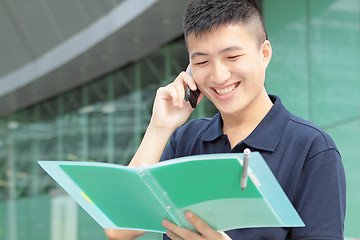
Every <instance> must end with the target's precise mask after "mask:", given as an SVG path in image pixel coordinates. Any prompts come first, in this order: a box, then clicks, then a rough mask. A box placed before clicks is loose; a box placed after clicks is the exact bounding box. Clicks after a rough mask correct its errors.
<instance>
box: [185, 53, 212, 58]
mask: <svg viewBox="0 0 360 240" xmlns="http://www.w3.org/2000/svg"><path fill="white" fill-rule="evenodd" d="M208 55H209V54H206V53H202V52H194V53H193V54H191V56H190V57H191V59H193V58H195V57H198V56H208Z"/></svg>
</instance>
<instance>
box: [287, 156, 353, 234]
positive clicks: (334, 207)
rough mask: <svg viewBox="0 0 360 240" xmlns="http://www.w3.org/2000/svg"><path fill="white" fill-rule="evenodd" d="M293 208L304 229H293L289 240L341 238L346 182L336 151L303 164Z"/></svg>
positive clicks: (315, 157)
mask: <svg viewBox="0 0 360 240" xmlns="http://www.w3.org/2000/svg"><path fill="white" fill-rule="evenodd" d="M294 207H295V208H296V210H297V211H298V213H299V215H300V217H301V218H302V219H303V221H304V223H305V227H302V228H293V229H292V231H293V232H292V239H317V240H323V239H343V232H344V219H345V207H346V183H345V172H344V168H343V164H342V161H341V157H340V154H339V153H338V151H337V150H336V149H329V150H325V151H323V152H320V153H318V154H317V155H315V156H314V157H312V158H311V159H308V160H307V161H306V162H305V164H304V166H303V169H302V174H301V177H300V181H299V185H298V188H297V191H296V197H295V201H294Z"/></svg>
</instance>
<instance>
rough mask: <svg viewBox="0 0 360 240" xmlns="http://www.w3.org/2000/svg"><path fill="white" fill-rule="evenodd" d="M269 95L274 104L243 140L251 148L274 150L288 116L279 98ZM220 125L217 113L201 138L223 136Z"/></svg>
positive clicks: (203, 139)
mask: <svg viewBox="0 0 360 240" xmlns="http://www.w3.org/2000/svg"><path fill="white" fill-rule="evenodd" d="M269 97H270V99H271V101H272V102H273V103H274V105H273V106H272V108H271V109H270V111H269V113H268V114H267V115H266V116H265V117H264V119H263V120H262V121H261V122H260V123H259V125H258V126H257V127H256V128H255V129H254V131H252V133H251V134H250V135H249V136H248V137H247V138H246V139H244V141H243V142H244V143H245V144H246V145H248V146H249V147H251V148H253V149H261V150H265V151H274V150H275V148H276V146H277V144H278V143H279V141H280V138H281V135H282V133H283V131H284V129H285V126H286V124H287V122H288V121H289V118H290V112H289V111H287V110H286V108H285V107H284V106H283V105H282V103H281V100H280V98H279V97H277V96H275V95H269ZM222 125H223V122H222V118H221V115H220V114H219V113H218V114H216V115H215V116H214V117H213V119H212V120H211V121H210V122H209V124H208V128H207V129H206V130H205V131H204V133H203V135H202V138H201V140H202V141H214V140H215V139H217V138H219V137H220V136H223V135H224V133H223V131H222Z"/></svg>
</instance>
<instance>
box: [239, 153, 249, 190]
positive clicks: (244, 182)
mask: <svg viewBox="0 0 360 240" xmlns="http://www.w3.org/2000/svg"><path fill="white" fill-rule="evenodd" d="M250 153H251V151H250V149H248V148H246V149H245V150H244V161H243V168H242V173H241V180H240V186H241V190H243V191H244V189H245V188H246V185H247V179H248V174H247V172H248V168H249V158H250Z"/></svg>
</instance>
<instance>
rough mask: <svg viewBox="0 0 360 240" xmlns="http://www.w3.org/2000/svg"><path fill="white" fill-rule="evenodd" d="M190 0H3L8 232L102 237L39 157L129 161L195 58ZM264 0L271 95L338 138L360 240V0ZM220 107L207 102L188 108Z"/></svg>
mask: <svg viewBox="0 0 360 240" xmlns="http://www.w3.org/2000/svg"><path fill="white" fill-rule="evenodd" d="M186 2H187V1H186V0H102V1H98V0H87V1H81V0H61V1H60V0H47V1H45V0H30V1H21V0H3V1H1V2H0V31H1V34H0V49H1V51H0V52H1V54H0V240H20V239H21V240H22V239H28V240H31V239H34V240H35V239H36V240H41V239H44V240H46V239H51V240H65V239H66V240H77V239H79V240H82V239H84V240H85V239H86V240H99V239H106V237H105V234H104V233H103V229H101V227H100V226H99V225H98V224H97V223H96V222H94V220H92V218H91V217H89V215H87V213H86V212H84V211H83V210H82V209H81V208H80V207H78V205H77V204H76V203H75V202H74V201H73V200H72V199H71V198H70V197H69V196H68V195H67V194H66V193H65V192H64V191H62V190H61V188H60V187H59V186H58V185H57V184H56V183H55V181H54V180H52V179H51V178H50V177H49V176H48V175H47V174H46V173H45V172H44V171H43V170H42V169H41V168H40V167H39V165H38V164H37V161H38V160H70V161H72V160H76V161H99V162H111V163H118V164H127V163H128V162H129V160H130V159H131V157H132V155H133V154H134V152H135V151H136V149H137V146H138V145H139V143H140V140H141V138H142V135H143V133H144V132H145V129H146V126H147V124H148V121H149V119H150V114H151V109H152V102H153V99H154V96H155V91H156V89H157V88H158V87H159V86H162V85H165V84H167V83H169V82H171V81H172V80H173V79H174V77H175V76H177V74H178V73H179V72H180V71H182V70H184V69H185V68H186V66H187V64H188V56H187V51H186V47H185V45H184V40H183V36H182V26H181V25H182V23H181V22H182V14H183V10H184V8H185V5H186ZM261 3H262V9H263V13H264V16H265V21H266V25H267V28H268V34H269V39H270V41H271V43H272V46H273V59H272V62H271V64H270V66H269V69H268V71H267V74H268V75H267V80H266V87H267V89H268V92H269V93H272V94H277V95H280V96H281V97H282V101H283V103H284V104H285V106H287V107H288V108H289V109H290V110H291V111H292V112H293V113H295V114H297V115H300V116H302V117H303V118H306V119H308V120H310V121H312V122H314V123H315V124H317V125H318V126H320V127H321V128H323V129H324V130H326V131H327V132H328V133H329V134H330V135H331V136H332V137H333V139H334V140H335V142H336V143H337V145H338V147H339V149H340V152H341V154H342V157H343V162H344V165H345V170H346V175H347V194H348V195H347V215H346V225H345V235H346V237H347V238H349V239H355V238H359V239H360V216H359V215H360V204H359V202H360V190H359V186H360V174H359V172H360V161H359V157H360V60H359V59H360V44H359V43H360V0H317V1H310V0H298V1H288V0H263V1H261ZM215 112H216V110H215V109H214V107H213V106H212V105H211V103H210V102H209V101H204V102H202V103H201V104H200V105H199V106H198V108H197V109H196V111H195V112H194V113H193V115H192V116H191V117H203V116H212V115H213V114H214V113H215ZM119 204H121V203H119Z"/></svg>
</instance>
